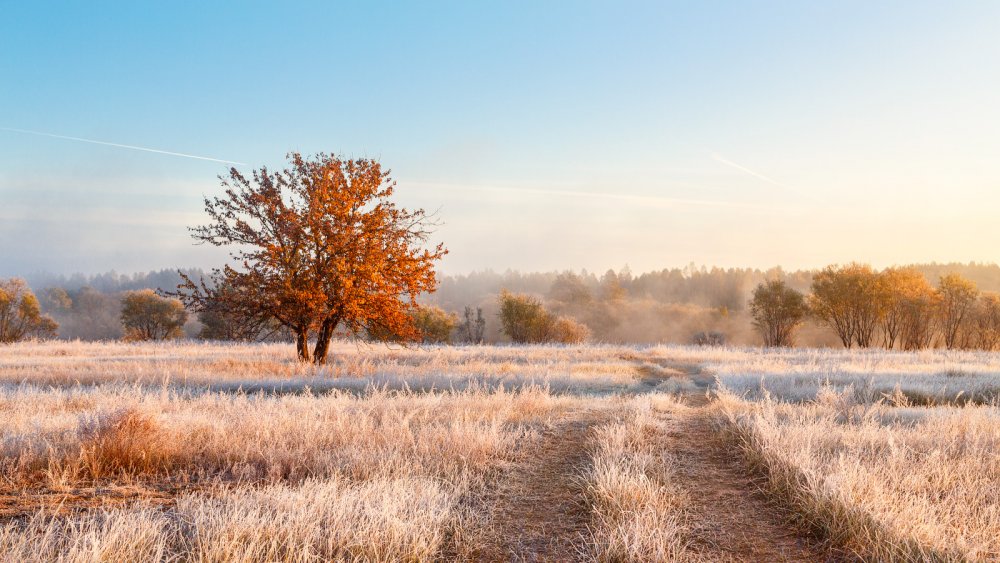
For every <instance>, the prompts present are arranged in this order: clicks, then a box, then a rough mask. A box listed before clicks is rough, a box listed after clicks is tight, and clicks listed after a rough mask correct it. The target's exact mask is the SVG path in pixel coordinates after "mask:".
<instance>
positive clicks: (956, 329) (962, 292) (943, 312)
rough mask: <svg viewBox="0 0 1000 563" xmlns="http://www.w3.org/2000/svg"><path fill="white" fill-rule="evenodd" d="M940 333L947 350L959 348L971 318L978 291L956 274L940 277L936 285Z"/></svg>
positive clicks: (974, 286)
mask: <svg viewBox="0 0 1000 563" xmlns="http://www.w3.org/2000/svg"><path fill="white" fill-rule="evenodd" d="M937 292H938V296H939V307H940V309H939V310H940V314H939V316H940V320H941V333H942V335H943V337H944V345H945V347H947V348H948V349H949V350H952V349H954V348H958V347H960V346H959V345H960V344H961V343H962V337H964V336H965V334H963V333H964V332H966V331H968V328H969V327H968V322H969V320H971V318H972V313H973V310H974V308H975V306H976V301H977V299H978V298H979V290H978V289H976V284H975V283H973V282H971V281H969V280H967V279H965V278H963V277H962V276H960V275H958V274H948V275H946V276H942V277H941V281H940V283H938V290H937Z"/></svg>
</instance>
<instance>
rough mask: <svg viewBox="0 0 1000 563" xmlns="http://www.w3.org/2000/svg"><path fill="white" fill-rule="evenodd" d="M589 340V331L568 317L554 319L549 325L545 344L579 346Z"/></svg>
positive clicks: (583, 325) (585, 326)
mask: <svg viewBox="0 0 1000 563" xmlns="http://www.w3.org/2000/svg"><path fill="white" fill-rule="evenodd" d="M589 338H590V329H589V328H587V325H585V324H583V323H579V322H577V321H575V320H573V319H571V318H569V317H556V318H555V319H553V320H552V321H551V323H550V324H549V330H548V333H547V335H546V341H547V342H558V343H559V344H581V343H583V342H586V341H587V339H589Z"/></svg>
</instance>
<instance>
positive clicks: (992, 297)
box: [975, 293, 1000, 350]
mask: <svg viewBox="0 0 1000 563" xmlns="http://www.w3.org/2000/svg"><path fill="white" fill-rule="evenodd" d="M975 321H976V322H975V328H976V341H975V345H976V347H977V348H980V349H982V350H994V349H996V347H997V346H998V345H1000V295H997V294H996V293H985V294H983V296H982V297H980V298H979V304H978V305H977V307H976V311H975Z"/></svg>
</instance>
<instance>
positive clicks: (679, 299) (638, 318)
mask: <svg viewBox="0 0 1000 563" xmlns="http://www.w3.org/2000/svg"><path fill="white" fill-rule="evenodd" d="M912 267H913V268H915V269H917V270H918V271H920V272H921V273H922V274H923V275H924V276H925V277H926V278H927V280H928V281H929V282H930V283H932V284H936V283H937V281H938V279H939V278H940V277H941V276H944V275H947V274H950V273H956V274H959V275H961V276H962V277H964V278H967V279H969V280H971V281H972V282H974V283H975V284H976V285H977V286H978V288H979V290H981V291H983V292H996V293H1000V266H998V265H997V264H980V263H968V264H960V263H948V264H937V263H931V264H915V265H912ZM182 271H183V272H184V273H186V274H188V275H190V276H192V277H193V278H194V279H198V278H199V277H200V276H202V275H203V274H204V272H202V271H201V270H199V269H185V270H182ZM817 271H818V270H796V271H784V270H782V269H781V268H772V269H769V270H761V269H754V268H707V267H697V266H694V265H689V266H687V267H684V268H669V269H663V270H659V271H655V272H646V273H642V274H633V273H632V272H631V271H629V269H628V268H627V267H625V268H622V269H620V270H617V271H615V270H608V271H606V272H604V273H594V272H588V271H585V270H584V271H577V272H569V271H565V272H532V273H521V272H517V271H510V270H508V271H506V272H494V271H481V272H473V273H470V274H464V275H446V276H442V278H441V284H440V287H439V289H438V291H437V292H436V293H433V294H430V295H425V296H424V299H423V303H424V304H428V305H436V306H438V307H441V308H442V309H444V310H445V311H448V312H450V313H454V314H456V315H459V316H462V315H463V312H464V310H465V308H466V307H469V308H471V309H472V310H476V309H481V310H482V314H483V318H485V320H486V323H485V334H484V336H485V341H486V342H492V343H503V342H507V341H508V339H507V337H506V336H505V335H504V334H503V332H502V330H501V323H500V320H499V318H498V313H499V303H498V296H499V294H500V293H501V291H502V290H504V289H506V290H507V291H510V292H514V293H522V294H527V295H531V296H534V297H536V298H538V299H539V300H541V302H542V303H544V305H545V307H546V308H548V309H549V310H551V311H552V312H553V313H555V314H557V315H560V316H565V317H569V318H572V319H575V320H576V321H578V322H580V323H582V324H584V325H586V326H587V328H589V329H590V336H591V340H592V341H595V342H607V343H637V344H647V343H660V342H663V343H684V344H686V343H692V342H695V341H696V340H698V339H702V340H704V339H705V338H706V336H709V335H711V336H712V337H714V338H721V339H723V340H724V341H725V342H727V343H730V344H759V343H760V342H761V340H760V336H759V335H758V334H757V333H756V332H755V331H754V330H753V327H752V324H751V319H750V315H749V312H748V310H747V303H748V300H749V298H750V295H751V292H752V291H753V289H754V288H755V287H756V286H757V285H758V284H760V283H761V282H763V281H765V280H768V279H777V280H781V281H784V282H785V283H786V284H787V285H788V286H789V287H792V288H794V289H797V290H799V291H802V292H807V291H808V290H809V286H810V283H811V282H812V277H813V274H814V273H815V272H817ZM26 279H27V281H28V284H29V285H30V286H31V288H32V289H33V290H34V291H35V293H36V294H37V295H38V298H39V301H40V303H41V306H42V309H43V311H44V312H46V313H47V314H49V315H51V316H52V317H53V318H54V319H55V320H56V321H58V323H59V337H60V338H65V339H80V340H109V339H118V338H121V337H122V330H123V329H122V325H121V322H120V315H121V296H122V294H123V293H124V292H126V291H134V290H140V289H147V288H149V289H163V290H173V289H174V288H176V286H177V285H178V283H180V281H181V278H180V276H179V274H178V272H177V270H167V269H164V270H159V271H152V272H147V273H137V274H131V275H129V274H118V273H116V272H107V273H103V274H97V275H91V276H87V275H83V274H74V275H71V276H64V275H52V274H35V275H31V276H27V278H26ZM56 288H58V290H61V291H58V290H56ZM200 332H201V326H200V323H199V322H198V320H197V316H195V315H192V317H191V320H190V321H189V322H188V324H187V325H186V326H185V334H186V335H187V336H189V337H192V338H194V337H197V336H198V334H199V333H200ZM797 343H798V344H799V345H801V346H840V342H839V341H838V339H837V336H836V335H835V334H833V333H831V331H829V330H827V329H825V328H824V327H820V326H818V325H816V324H815V322H813V321H809V322H807V323H806V325H805V326H804V327H803V328H802V330H801V331H800V333H799V336H798V339H797Z"/></svg>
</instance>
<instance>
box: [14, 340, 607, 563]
mask: <svg viewBox="0 0 1000 563" xmlns="http://www.w3.org/2000/svg"><path fill="white" fill-rule="evenodd" d="M107 347H108V348H109V350H108V356H109V357H110V358H114V359H115V362H118V361H119V360H120V358H121V357H122V356H121V354H123V353H124V352H130V351H131V352H139V351H141V352H142V354H140V355H138V356H137V357H133V358H132V359H131V360H129V361H128V362H126V363H125V364H123V367H121V368H120V369H121V370H123V371H122V372H121V373H119V374H118V376H116V377H114V378H110V380H109V381H108V382H104V383H96V384H92V385H82V386H81V385H65V384H64V385H59V386H54V387H53V386H41V385H38V384H36V382H34V381H33V380H32V379H31V377H30V376H28V375H25V377H23V378H22V381H21V382H20V383H17V384H6V385H0V454H2V455H0V477H2V483H4V484H5V486H6V487H7V488H8V490H10V491H12V492H17V493H16V494H20V495H29V496H30V495H32V494H35V493H32V491H38V492H37V495H38V496H39V497H44V498H48V497H49V496H51V493H52V491H65V492H66V496H67V498H69V497H70V496H73V497H77V496H79V495H78V493H79V491H80V490H81V488H86V487H93V486H97V487H98V488H97V489H96V491H97V492H98V494H100V492H99V491H100V490H101V489H100V487H101V486H102V484H106V485H107V487H108V489H111V488H115V487H121V486H123V485H127V484H130V483H131V484H135V485H136V487H137V488H139V487H141V486H143V484H146V485H150V486H155V485H156V484H158V483H170V484H171V485H170V486H171V487H173V488H175V489H176V488H177V487H180V488H181V489H183V488H185V487H187V488H188V489H189V491H190V492H188V493H182V494H180V496H178V497H176V498H175V499H174V502H173V503H169V504H167V505H166V506H164V503H163V502H162V499H159V498H157V499H155V500H156V501H157V502H155V503H153V504H145V503H142V502H140V503H138V504H132V505H125V506H113V505H110V504H109V506H108V507H106V508H96V509H95V508H93V507H92V505H93V504H95V503H93V502H88V503H82V504H81V509H80V510H77V511H75V512H72V511H71V513H70V514H69V515H66V514H65V510H60V508H65V507H61V506H52V507H49V508H46V509H43V510H42V511H40V512H37V513H34V514H33V515H31V514H25V515H23V517H20V518H14V519H12V520H8V522H7V524H5V525H4V527H3V529H2V532H0V553H2V554H4V555H3V557H4V560H11V561H13V560H19V561H50V560H64V561H107V560H115V561H126V560H162V561H171V560H198V561H242V560H252V561H327V560H366V561H400V560H432V559H434V558H435V557H436V556H437V554H438V553H439V551H440V550H441V549H442V545H444V544H446V543H447V542H449V541H452V540H451V538H456V537H463V535H467V534H466V532H464V530H465V528H467V527H469V526H471V525H472V524H474V523H476V519H477V518H479V517H480V515H478V514H475V513H470V512H469V509H468V505H467V503H463V502H462V499H463V497H465V496H466V495H468V494H471V493H472V492H474V491H476V490H479V489H481V488H483V487H485V486H486V483H487V482H488V481H490V480H491V479H494V478H495V476H496V475H498V474H499V473H502V472H503V471H505V470H506V468H507V467H508V466H509V465H510V463H511V462H512V461H514V460H516V459H517V457H518V455H520V454H519V452H521V451H524V450H525V449H526V448H531V447H532V444H533V443H534V440H535V439H536V438H537V436H538V432H539V428H541V427H542V426H544V425H546V424H548V423H549V421H551V420H553V419H556V418H558V417H559V416H561V415H562V413H564V412H566V411H567V410H570V409H575V408H578V407H579V405H580V404H581V402H582V401H584V399H581V398H579V397H577V396H572V395H556V394H553V393H551V392H550V391H549V390H548V389H547V388H544V387H540V386H531V385H527V384H525V385H520V386H518V387H517V388H516V389H515V390H512V391H508V390H506V388H505V387H504V386H486V385H481V386H476V385H474V384H472V383H470V384H468V385H464V386H463V387H462V389H460V390H457V389H456V390H447V391H434V392H417V391H412V390H399V391H394V390H389V389H385V388H377V387H369V388H368V389H367V390H366V391H365V392H362V393H356V392H346V391H330V392H327V393H323V394H317V393H313V392H308V391H304V392H300V393H296V394H274V393H246V392H212V391H209V390H207V389H205V388H204V387H201V388H199V387H196V386H180V387H178V386H174V385H172V384H166V385H162V384H161V385H159V386H153V385H148V384H143V382H140V381H139V380H138V379H136V380H134V381H133V382H132V383H131V384H128V383H123V381H127V380H128V377H127V375H128V374H127V372H128V370H129V369H131V368H133V367H134V368H135V369H136V371H138V372H142V373H152V372H156V373H159V374H161V375H163V376H168V375H170V370H171V369H173V368H176V366H177V365H179V364H178V363H177V362H189V363H198V362H204V363H206V364H208V365H210V366H212V367H211V368H210V369H212V370H239V369H243V367H245V366H246V365H248V363H253V365H255V366H257V368H258V369H261V370H264V369H267V367H266V366H267V365H269V364H266V363H264V360H263V359H261V358H257V359H252V360H250V359H246V357H248V356H250V357H252V356H253V355H254V354H260V353H262V352H261V349H263V350H264V351H265V352H268V351H270V350H271V349H270V348H269V347H267V346H263V347H259V348H258V347H256V346H244V347H242V348H229V352H231V353H232V352H243V351H245V352H246V354H237V355H236V357H241V356H242V357H243V358H244V359H243V360H242V361H241V362H237V361H233V362H232V363H228V364H227V363H225V362H224V361H223V360H222V359H220V358H214V359H211V360H207V359H204V358H201V357H200V353H201V352H202V351H204V352H205V355H206V356H207V357H208V358H212V355H213V353H214V351H215V350H216V349H217V348H218V347H215V346H199V345H188V346H181V345H172V346H166V347H162V348H161V347H159V346H156V345H150V346H148V348H143V347H140V346H129V345H118V344H112V345H107ZM68 348H69V349H70V350H71V351H72V350H76V351H78V352H80V353H81V354H84V357H74V356H72V355H69V354H66V355H61V356H57V358H58V359H60V360H66V361H68V362H69V363H68V364H67V365H68V366H70V367H71V368H72V369H74V370H77V371H78V372H84V371H89V372H92V373H97V371H98V370H100V369H101V368H100V366H101V365H107V364H108V362H102V358H101V356H100V355H99V354H95V348H94V346H93V345H76V344H73V345H69V346H68ZM25 351H27V352H30V354H27V356H29V357H30V356H32V355H33V354H34V353H35V352H36V351H37V350H35V349H33V348H32V346H26V347H23V348H20V349H19V348H17V347H14V348H13V349H11V348H8V349H4V350H3V353H4V355H3V356H2V357H3V358H4V362H5V364H6V365H8V366H9V365H11V364H14V363H17V362H24V356H25V354H24V352H25ZM166 351H169V352H170V353H172V354H174V355H176V356H178V357H179V358H180V359H175V360H169V361H167V360H163V358H162V356H161V355H158V354H161V352H164V353H165V352H166ZM393 353H398V352H393ZM408 353H411V354H419V352H413V351H411V352H408ZM423 353H424V354H425V355H427V356H429V357H428V358H424V359H422V360H419V361H418V359H413V358H411V359H410V360H408V361H410V362H411V363H413V364H414V365H417V366H420V365H424V366H426V365H428V364H432V363H433V362H439V363H440V362H442V361H443V360H442V359H441V358H440V357H439V356H438V355H437V353H436V352H434V351H425V352H423ZM91 354H93V356H90V355H91ZM505 354H506V355H509V356H511V357H513V354H512V353H508V352H507V351H502V354H501V355H505ZM42 359H44V358H42ZM123 361H124V360H123ZM455 361H456V362H459V363H461V362H466V361H467V358H465V357H464V356H462V355H459V356H458V357H457V358H456V360H455ZM504 361H511V360H510V359H509V358H508V359H507V360H504ZM567 361H569V360H567ZM588 361H592V360H588ZM91 362H93V363H94V364H95V365H88V364H89V363H91ZM115 362H111V363H112V364H114V365H117V364H116V363H115ZM279 363H280V362H279ZM116 369H118V368H116ZM295 369H299V368H295ZM423 369H425V370H426V372H427V374H428V375H432V374H433V372H432V369H431V368H426V367H425V368H423ZM443 369H444V370H447V369H448V366H447V365H444V368H443ZM587 369H588V370H590V371H588V372H587V373H592V371H593V366H591V367H589V368H587ZM209 375H210V374H209ZM119 376H120V377H119ZM258 376H262V377H266V376H267V375H266V374H265V373H255V374H253V375H251V376H250V377H258ZM51 377H52V373H51V372H47V373H43V374H42V375H41V376H40V378H41V381H42V382H46V383H49V382H51ZM220 377H221V378H225V377H226V376H224V375H220ZM228 377H230V378H236V377H247V374H245V373H240V374H229V376H228ZM581 377H587V376H581ZM595 377H601V375H600V374H598V375H596V376H595ZM161 489H162V487H161ZM83 506H86V507H87V508H86V509H84V508H82V507H83Z"/></svg>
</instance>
